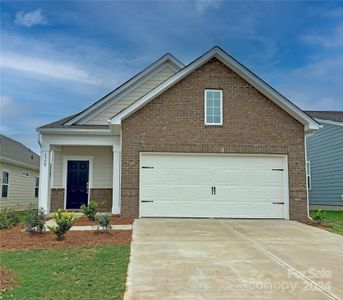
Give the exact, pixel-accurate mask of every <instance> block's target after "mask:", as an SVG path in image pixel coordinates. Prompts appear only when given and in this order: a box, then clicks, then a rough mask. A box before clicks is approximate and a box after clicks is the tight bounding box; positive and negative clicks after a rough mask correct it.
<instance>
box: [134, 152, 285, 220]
mask: <svg viewBox="0 0 343 300" xmlns="http://www.w3.org/2000/svg"><path fill="white" fill-rule="evenodd" d="M287 176H288V175H287V162H286V157H285V156H281V155H280V156H277V155H274V156H271V155H270V156H264V155H231V154H211V155H207V154H205V155H203V154H174V153H164V154H161V153H141V165H140V216H141V217H217V218H220V217H226V218H288V213H287V212H288V184H287Z"/></svg>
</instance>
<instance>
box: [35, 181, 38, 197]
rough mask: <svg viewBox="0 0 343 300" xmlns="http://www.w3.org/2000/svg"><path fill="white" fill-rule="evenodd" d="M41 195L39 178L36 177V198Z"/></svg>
mask: <svg viewBox="0 0 343 300" xmlns="http://www.w3.org/2000/svg"><path fill="white" fill-rule="evenodd" d="M38 195H39V177H35V198H37V197H38Z"/></svg>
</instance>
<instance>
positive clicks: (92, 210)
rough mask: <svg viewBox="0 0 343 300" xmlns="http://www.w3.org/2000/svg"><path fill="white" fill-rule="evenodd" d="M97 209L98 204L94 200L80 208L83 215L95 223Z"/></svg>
mask: <svg viewBox="0 0 343 300" xmlns="http://www.w3.org/2000/svg"><path fill="white" fill-rule="evenodd" d="M96 207H97V204H96V202H95V201H94V200H93V201H91V202H89V204H88V205H86V204H82V205H81V207H80V208H81V209H82V212H83V214H84V215H85V216H86V217H87V218H88V219H89V220H91V221H95V215H96Z"/></svg>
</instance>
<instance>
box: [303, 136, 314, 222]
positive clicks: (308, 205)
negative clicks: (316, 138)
mask: <svg viewBox="0 0 343 300" xmlns="http://www.w3.org/2000/svg"><path fill="white" fill-rule="evenodd" d="M314 133H315V132H314V131H311V132H308V133H306V132H305V136H304V146H305V147H304V148H305V170H306V198H307V217H308V218H309V219H310V220H312V218H311V216H310V199H309V192H308V181H307V175H308V170H307V144H306V138H308V137H310V136H312V135H313V134H314Z"/></svg>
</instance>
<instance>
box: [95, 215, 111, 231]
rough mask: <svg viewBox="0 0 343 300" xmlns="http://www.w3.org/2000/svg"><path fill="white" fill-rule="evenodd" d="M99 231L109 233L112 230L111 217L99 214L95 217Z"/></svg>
mask: <svg viewBox="0 0 343 300" xmlns="http://www.w3.org/2000/svg"><path fill="white" fill-rule="evenodd" d="M95 221H96V224H97V225H98V230H101V231H107V230H109V229H111V215H106V214H97V215H96V217H95Z"/></svg>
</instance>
